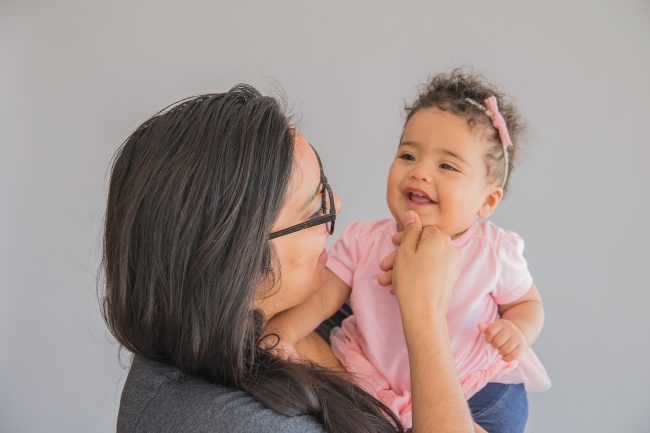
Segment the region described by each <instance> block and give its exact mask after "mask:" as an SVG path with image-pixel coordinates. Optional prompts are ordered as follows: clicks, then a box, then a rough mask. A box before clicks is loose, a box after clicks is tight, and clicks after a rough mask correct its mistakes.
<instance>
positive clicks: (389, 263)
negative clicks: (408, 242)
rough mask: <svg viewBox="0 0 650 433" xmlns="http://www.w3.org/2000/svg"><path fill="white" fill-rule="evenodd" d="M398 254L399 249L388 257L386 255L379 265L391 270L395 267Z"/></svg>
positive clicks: (384, 269)
mask: <svg viewBox="0 0 650 433" xmlns="http://www.w3.org/2000/svg"><path fill="white" fill-rule="evenodd" d="M396 255H397V251H393V252H392V253H390V254H389V255H387V256H386V257H384V260H382V261H381V263H379V267H380V268H381V270H382V271H384V272H386V271H390V270H391V269H393V265H394V264H395V256H396Z"/></svg>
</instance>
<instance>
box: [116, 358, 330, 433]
mask: <svg viewBox="0 0 650 433" xmlns="http://www.w3.org/2000/svg"><path fill="white" fill-rule="evenodd" d="M186 431H187V432H197V433H199V432H200V433H221V432H235V431H246V432H254V433H255V432H259V433H263V432H274V433H275V432H278V431H282V432H323V431H324V428H323V426H322V425H321V424H320V423H318V422H317V421H316V420H315V419H314V418H312V417H310V416H306V415H305V416H296V417H289V416H285V415H281V414H279V413H277V412H275V411H273V410H271V409H269V408H267V407H265V406H263V405H262V404H261V403H259V402H258V401H257V400H255V399H254V398H253V397H252V396H251V395H250V394H248V393H246V392H244V391H240V390H236V389H232V388H228V387H225V386H221V385H217V384H214V383H211V382H208V381H206V380H203V379H201V378H198V377H193V376H188V375H186V374H183V373H181V372H180V371H179V370H178V369H176V368H175V367H173V366H171V365H168V364H164V363H160V362H155V361H151V360H148V359H145V358H142V357H139V356H136V357H135V358H134V361H133V364H132V365H131V369H130V371H129V375H128V377H127V380H126V383H125V385H124V390H123V391H122V398H121V401H120V411H119V415H118V420H117V433H127V432H128V433H136V432H137V433H140V432H142V433H144V432H175V433H179V432H186Z"/></svg>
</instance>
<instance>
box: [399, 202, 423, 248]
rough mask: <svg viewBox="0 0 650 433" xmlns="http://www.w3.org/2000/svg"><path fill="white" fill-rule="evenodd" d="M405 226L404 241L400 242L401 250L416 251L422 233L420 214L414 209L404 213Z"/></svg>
mask: <svg viewBox="0 0 650 433" xmlns="http://www.w3.org/2000/svg"><path fill="white" fill-rule="evenodd" d="M404 226H405V227H404V234H403V235H402V243H401V244H400V249H399V251H408V252H415V251H416V250H417V248H418V243H419V242H420V235H421V234H422V221H420V215H418V214H417V213H415V212H413V211H412V210H410V211H408V212H406V215H404Z"/></svg>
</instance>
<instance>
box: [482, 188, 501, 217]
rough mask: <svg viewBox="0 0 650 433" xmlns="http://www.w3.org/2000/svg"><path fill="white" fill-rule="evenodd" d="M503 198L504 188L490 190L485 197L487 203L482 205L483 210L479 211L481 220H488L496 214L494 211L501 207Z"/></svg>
mask: <svg viewBox="0 0 650 433" xmlns="http://www.w3.org/2000/svg"><path fill="white" fill-rule="evenodd" d="M502 198H503V188H502V187H500V186H498V187H495V188H492V189H490V190H488V195H487V197H485V201H484V202H483V204H482V205H481V208H480V209H479V210H478V216H479V217H481V218H487V217H489V216H490V215H492V214H493V213H494V211H495V210H496V209H497V207H498V206H499V203H500V202H501V199H502Z"/></svg>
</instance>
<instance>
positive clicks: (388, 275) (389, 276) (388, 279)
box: [377, 271, 393, 287]
mask: <svg viewBox="0 0 650 433" xmlns="http://www.w3.org/2000/svg"><path fill="white" fill-rule="evenodd" d="M377 282H378V283H379V285H380V286H383V287H386V286H390V285H391V284H393V273H392V272H391V271H389V272H384V273H383V274H381V275H380V276H379V278H377Z"/></svg>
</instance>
